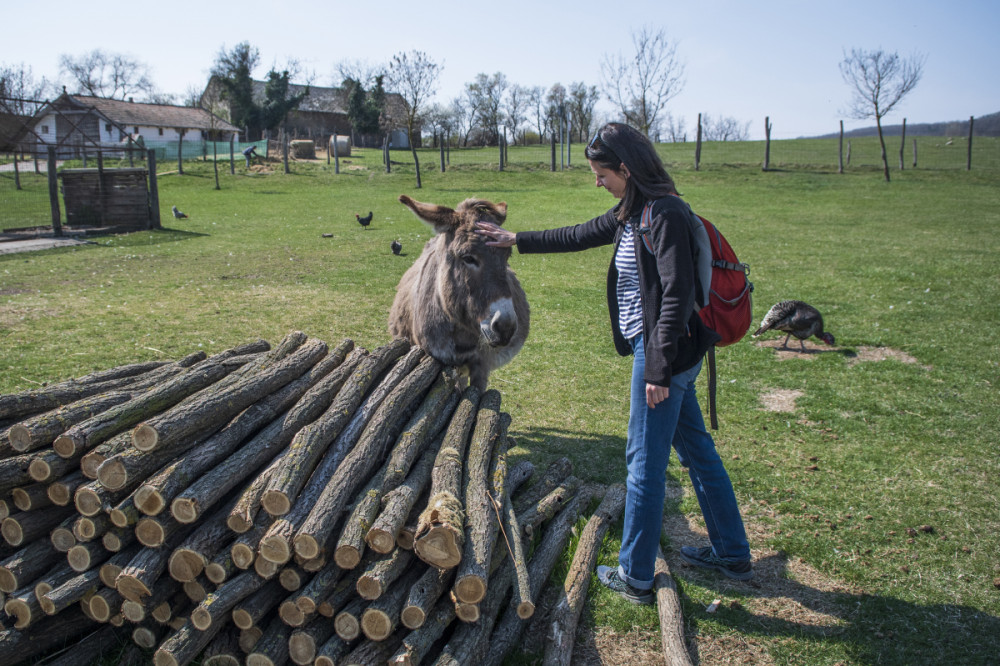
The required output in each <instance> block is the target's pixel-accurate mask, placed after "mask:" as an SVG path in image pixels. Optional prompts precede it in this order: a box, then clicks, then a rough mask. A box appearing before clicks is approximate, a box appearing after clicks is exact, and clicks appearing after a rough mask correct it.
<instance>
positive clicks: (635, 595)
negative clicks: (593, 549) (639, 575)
mask: <svg viewBox="0 0 1000 666" xmlns="http://www.w3.org/2000/svg"><path fill="white" fill-rule="evenodd" d="M597 580H599V581H601V583H603V584H604V586H605V587H607V588H610V589H611V590H614V591H615V592H617V593H618V594H619V595H621V596H622V597H624V598H625V599H626V600H628V601H631V602H632V603H633V604H641V605H644V606H651V605H652V604H653V601H654V600H655V599H656V597H654V596H653V591H652V590H640V589H639V588H637V587H632V586H631V585H629V584H628V583H626V582H625V581H623V580H622V579H621V576H619V575H618V569H617V568H616V567H606V566H604V565H600V566H598V567H597Z"/></svg>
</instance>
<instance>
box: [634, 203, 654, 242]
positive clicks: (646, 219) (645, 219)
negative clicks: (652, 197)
mask: <svg viewBox="0 0 1000 666" xmlns="http://www.w3.org/2000/svg"><path fill="white" fill-rule="evenodd" d="M652 221H653V202H652V201H647V202H646V205H645V206H643V207H642V215H641V216H639V231H638V234H639V238H641V239H642V244H643V245H645V246H646V251H647V252H649V253H650V254H656V253H655V252H653V239H651V238H650V237H649V236H650V233H651V231H652Z"/></svg>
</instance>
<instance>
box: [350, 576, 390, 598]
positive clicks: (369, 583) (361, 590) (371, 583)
mask: <svg viewBox="0 0 1000 666" xmlns="http://www.w3.org/2000/svg"><path fill="white" fill-rule="evenodd" d="M355 589H356V590H357V592H358V594H359V595H361V598H362V599H367V600H368V601H374V600H375V599H378V598H379V597H381V596H382V593H383V592H385V587H384V586H383V585H382V581H380V580H376V579H375V578H372V577H370V576H361V577H360V578H358V582H357V585H355Z"/></svg>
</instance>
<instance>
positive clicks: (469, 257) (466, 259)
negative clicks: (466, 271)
mask: <svg viewBox="0 0 1000 666" xmlns="http://www.w3.org/2000/svg"><path fill="white" fill-rule="evenodd" d="M461 259H462V263H464V264H465V265H466V266H468V267H469V268H477V267H478V266H479V259H477V258H476V255H474V254H463V255H462V257H461Z"/></svg>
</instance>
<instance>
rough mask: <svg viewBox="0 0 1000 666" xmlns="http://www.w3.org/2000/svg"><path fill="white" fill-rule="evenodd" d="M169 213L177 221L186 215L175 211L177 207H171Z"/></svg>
mask: <svg viewBox="0 0 1000 666" xmlns="http://www.w3.org/2000/svg"><path fill="white" fill-rule="evenodd" d="M170 211H171V212H172V213H173V214H174V217H176V218H177V219H178V220H183V219H185V218H186V217H187V214H186V213H182V212H180V211H179V210H177V206H171V207H170Z"/></svg>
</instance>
